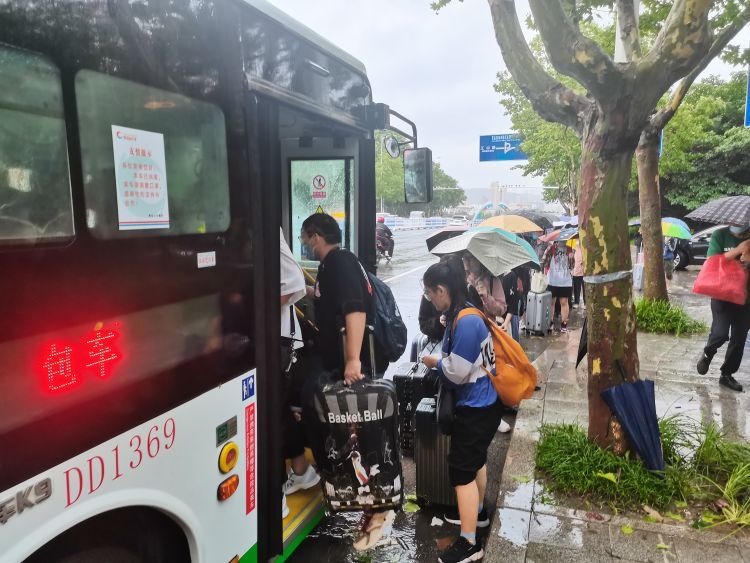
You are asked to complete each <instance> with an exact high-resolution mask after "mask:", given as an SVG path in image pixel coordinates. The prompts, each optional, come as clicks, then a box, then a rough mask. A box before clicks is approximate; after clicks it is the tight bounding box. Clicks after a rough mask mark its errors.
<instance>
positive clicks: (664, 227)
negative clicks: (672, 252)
mask: <svg viewBox="0 0 750 563" xmlns="http://www.w3.org/2000/svg"><path fill="white" fill-rule="evenodd" d="M661 234H663V235H664V236H665V237H672V238H681V239H686V240H690V237H691V236H692V235H691V234H690V231H688V230H687V229H686V228H685V227H683V226H682V225H678V224H676V223H669V222H667V221H662V222H661Z"/></svg>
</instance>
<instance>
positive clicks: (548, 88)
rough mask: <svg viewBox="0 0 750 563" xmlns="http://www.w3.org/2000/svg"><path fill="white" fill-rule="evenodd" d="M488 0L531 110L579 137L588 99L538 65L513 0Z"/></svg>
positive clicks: (505, 56)
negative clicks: (527, 41)
mask: <svg viewBox="0 0 750 563" xmlns="http://www.w3.org/2000/svg"><path fill="white" fill-rule="evenodd" d="M555 1H557V0H555ZM488 2H489V5H490V11H491V12H492V21H493V23H494V26H495V38H496V39H497V43H498V45H499V46H500V51H501V52H502V54H503V59H504V60H505V65H506V66H507V67H508V71H510V74H511V75H512V76H513V79H514V80H515V81H516V83H517V84H518V86H519V87H520V88H521V91H522V92H523V93H524V95H525V96H526V98H528V100H529V102H531V105H532V107H533V108H534V111H536V112H537V113H538V114H539V115H540V116H541V117H542V118H543V119H546V120H547V121H552V122H554V123H562V124H563V125H567V126H568V127H570V128H571V129H573V131H575V132H576V134H577V135H578V136H579V137H580V136H581V133H582V131H583V121H582V117H583V114H584V112H585V111H586V109H587V108H588V106H589V105H590V102H589V101H588V100H587V99H586V98H584V97H583V96H581V95H580V94H577V93H575V92H574V91H573V90H571V89H570V88H568V87H566V86H565V85H563V84H562V83H561V82H559V81H557V80H555V79H554V78H552V77H551V76H550V75H549V74H548V73H547V72H546V71H545V70H544V68H543V67H542V65H541V64H539V61H537V60H536V58H535V57H534V54H533V53H532V52H531V49H530V48H529V45H528V43H526V38H525V37H524V36H523V30H522V29H521V24H520V23H519V21H518V14H517V13H516V6H515V2H514V1H513V0H488Z"/></svg>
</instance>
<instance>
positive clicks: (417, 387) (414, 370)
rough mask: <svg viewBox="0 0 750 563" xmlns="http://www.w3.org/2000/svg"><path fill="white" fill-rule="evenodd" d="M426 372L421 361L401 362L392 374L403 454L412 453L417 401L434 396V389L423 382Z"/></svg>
mask: <svg viewBox="0 0 750 563" xmlns="http://www.w3.org/2000/svg"><path fill="white" fill-rule="evenodd" d="M427 372H428V369H427V367H426V366H425V365H424V364H423V363H422V362H415V363H413V364H402V365H401V366H400V367H399V369H398V370H397V371H396V373H394V374H393V383H395V384H396V395H397V396H398V427H399V437H400V439H401V452H402V453H403V454H404V455H412V454H413V453H414V413H415V412H416V410H417V405H418V404H419V401H421V400H422V399H424V398H425V397H434V396H435V389H434V388H433V386H428V385H426V384H425V383H424V376H425V374H426V373H427Z"/></svg>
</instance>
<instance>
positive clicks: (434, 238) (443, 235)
mask: <svg viewBox="0 0 750 563" xmlns="http://www.w3.org/2000/svg"><path fill="white" fill-rule="evenodd" d="M468 230H469V227H467V226H465V225H462V226H453V227H445V228H443V229H440V230H437V231H435V232H434V233H431V234H430V235H429V236H428V237H427V238H426V239H425V242H426V243H427V250H429V251H432V249H433V248H435V247H436V246H437V245H438V244H440V243H441V242H443V241H444V240H448V239H449V238H453V237H457V236H458V235H460V234H463V233H465V232H466V231H468Z"/></svg>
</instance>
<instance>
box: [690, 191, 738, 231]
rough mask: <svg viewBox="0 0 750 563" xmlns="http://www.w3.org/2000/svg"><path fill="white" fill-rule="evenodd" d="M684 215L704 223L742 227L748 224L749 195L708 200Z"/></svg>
mask: <svg viewBox="0 0 750 563" xmlns="http://www.w3.org/2000/svg"><path fill="white" fill-rule="evenodd" d="M686 217H687V218H688V219H692V220H693V221H702V222H704V223H715V224H717V225H734V226H736V227H744V226H745V225H748V224H750V195H734V196H729V197H722V198H721V199H715V200H713V201H709V202H708V203H705V204H703V205H701V206H700V207H699V208H698V209H696V210H695V211H691V212H690V213H688V214H687V215H686Z"/></svg>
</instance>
